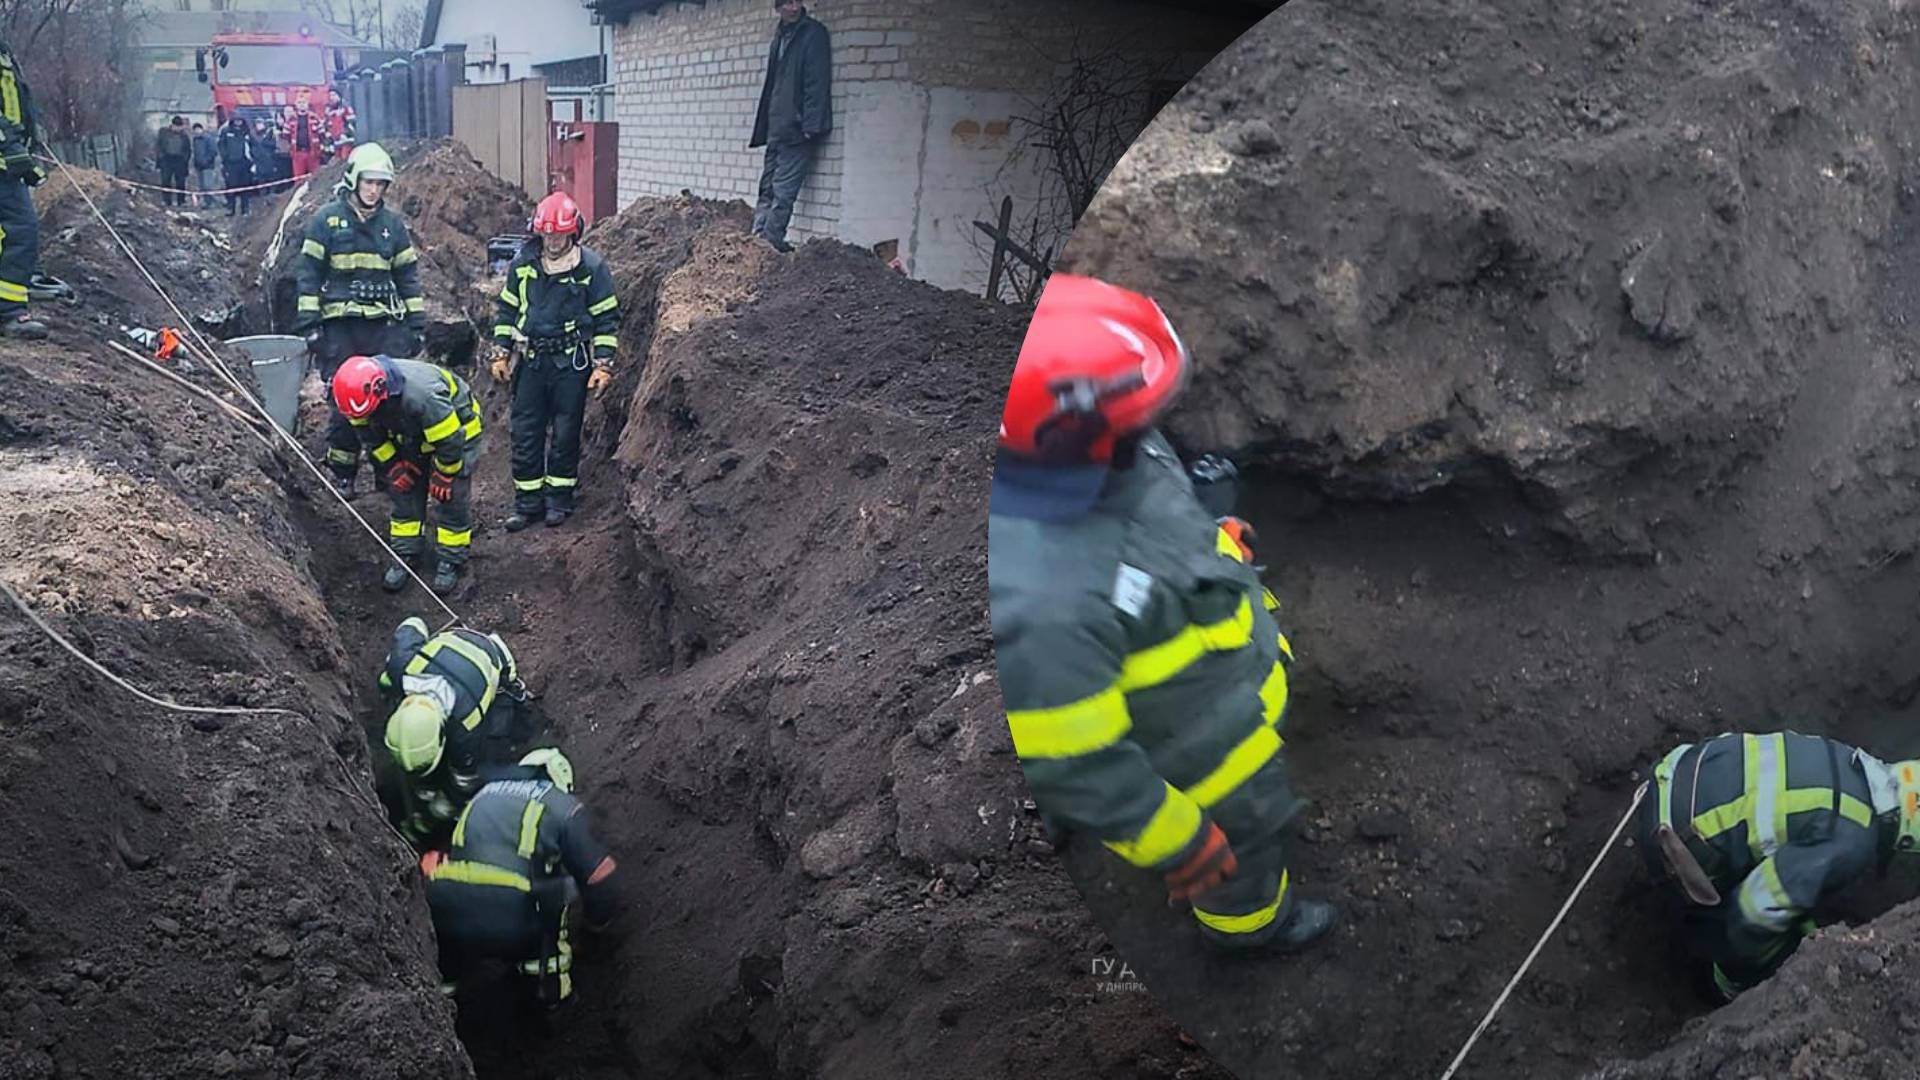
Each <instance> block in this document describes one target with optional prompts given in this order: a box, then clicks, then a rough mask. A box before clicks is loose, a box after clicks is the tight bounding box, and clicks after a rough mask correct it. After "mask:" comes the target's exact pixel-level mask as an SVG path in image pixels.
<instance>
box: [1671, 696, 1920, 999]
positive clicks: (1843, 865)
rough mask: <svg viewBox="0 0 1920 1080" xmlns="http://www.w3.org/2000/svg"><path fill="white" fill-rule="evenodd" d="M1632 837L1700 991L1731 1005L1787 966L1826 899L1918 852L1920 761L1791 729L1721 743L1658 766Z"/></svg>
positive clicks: (1681, 750) (1695, 746) (1680, 750)
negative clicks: (1673, 910) (1674, 909)
mask: <svg viewBox="0 0 1920 1080" xmlns="http://www.w3.org/2000/svg"><path fill="white" fill-rule="evenodd" d="M1639 829H1640V850H1641V853H1642V855H1643V856H1644V858H1645V860H1646V865H1647V869H1648V870H1649V871H1650V872H1651V873H1652V875H1653V878H1654V880H1655V881H1656V882H1657V883H1659V884H1660V885H1661V886H1662V887H1663V889H1664V890H1665V891H1666V892H1667V893H1668V895H1669V897H1670V898H1672V899H1673V900H1674V902H1675V903H1676V905H1677V906H1678V907H1679V909H1680V924H1681V927H1682V929H1683V933H1684V935H1685V937H1686V939H1687V946H1688V952H1690V953H1691V959H1692V962H1693V964H1694V965H1695V966H1694V972H1695V973H1696V974H1697V976H1698V978H1699V982H1700V985H1701V986H1702V988H1703V989H1704V990H1705V992H1706V993H1707V995H1708V996H1709V997H1710V998H1713V999H1716V1000H1718V1001H1721V1002H1727V1001H1732V1000H1733V999H1734V997H1735V996H1737V995H1738V994H1740V993H1741V992H1742V991H1744V990H1747V989H1749V988H1751V987H1753V986H1754V985H1755V984H1757V983H1759V982H1760V981H1761V980H1763V979H1765V978H1766V977H1767V976H1769V975H1771V974H1772V973H1773V972H1774V971H1775V970H1777V969H1778V968H1779V967H1780V965H1781V964H1782V963H1785V962H1786V959H1787V957H1789V956H1792V955H1793V953H1794V950H1795V949H1797V948H1798V947H1799V945H1800V941H1801V939H1802V938H1804V937H1805V936H1806V935H1807V934H1808V933H1810V932H1811V931H1812V930H1813V929H1814V923H1813V921H1812V918H1811V913H1812V912H1813V910H1814V909H1815V908H1816V907H1817V906H1818V905H1819V904H1820V903H1821V901H1822V900H1825V899H1829V898H1831V897H1832V896H1833V895H1834V894H1835V893H1837V892H1839V891H1840V890H1842V889H1844V888H1845V887H1846V886H1848V885H1850V884H1852V883H1854V882H1857V881H1860V880H1861V879H1863V878H1865V877H1867V872H1868V870H1870V869H1874V870H1881V871H1884V870H1885V868H1886V865H1887V862H1888V861H1889V860H1890V859H1891V858H1892V856H1893V854H1894V853H1895V852H1912V851H1914V850H1916V845H1920V761H1897V762H1894V763H1892V764H1887V763H1885V762H1882V761H1881V760H1879V759H1878V758H1876V757H1874V756H1873V755H1872V754H1869V753H1868V752H1866V751H1865V750H1856V749H1854V748H1853V747H1851V746H1848V745H1846V744H1845V743H1841V742H1837V741H1835V740H1833V739H1827V738H1821V737H1818V736H1813V735H1801V734H1798V733H1796V732H1792V731H1786V732H1780V733H1777V734H1772V735H1743V734H1724V735H1716V736H1714V737H1713V738H1710V739H1707V740H1705V741H1703V742H1699V743H1688V744H1685V745H1682V746H1678V747H1675V748H1674V749H1673V750H1672V752H1670V753H1668V754H1667V756H1666V757H1664V758H1662V759H1661V760H1660V763H1659V764H1658V765H1657V766H1656V767H1655V768H1654V770H1653V784H1652V787H1651V789H1650V790H1649V791H1648V793H1647V797H1646V799H1645V800H1644V801H1643V802H1642V803H1641V806H1640V821H1639Z"/></svg>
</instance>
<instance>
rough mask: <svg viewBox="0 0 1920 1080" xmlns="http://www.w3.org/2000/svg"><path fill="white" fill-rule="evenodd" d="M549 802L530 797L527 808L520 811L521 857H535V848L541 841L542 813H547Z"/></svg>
mask: <svg viewBox="0 0 1920 1080" xmlns="http://www.w3.org/2000/svg"><path fill="white" fill-rule="evenodd" d="M546 809H547V804H546V803H543V802H541V801H540V800H539V799H530V800H528V802H527V805H526V809H524V810H521V811H520V847H519V852H520V857H521V858H523V859H531V858H533V849H534V846H535V845H536V844H538V843H539V841H540V815H541V814H543V813H545V812H546Z"/></svg>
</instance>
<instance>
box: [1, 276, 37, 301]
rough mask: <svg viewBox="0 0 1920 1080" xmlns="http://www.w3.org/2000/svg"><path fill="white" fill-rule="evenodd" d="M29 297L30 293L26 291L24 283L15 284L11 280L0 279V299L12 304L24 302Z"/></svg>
mask: <svg viewBox="0 0 1920 1080" xmlns="http://www.w3.org/2000/svg"><path fill="white" fill-rule="evenodd" d="M29 299H31V295H30V294H29V293H28V292H27V287H26V286H25V285H15V284H14V283H13V282H11V281H0V300H5V301H7V302H8V303H13V304H24V303H26V302H27V301H28V300H29Z"/></svg>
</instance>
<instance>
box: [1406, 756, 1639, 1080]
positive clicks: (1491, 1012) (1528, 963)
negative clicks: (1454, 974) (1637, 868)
mask: <svg viewBox="0 0 1920 1080" xmlns="http://www.w3.org/2000/svg"><path fill="white" fill-rule="evenodd" d="M1646 797H1647V785H1646V783H1645V782H1644V781H1643V782H1642V783H1641V784H1640V787H1639V788H1638V789H1637V790H1635V791H1634V793H1633V803H1632V804H1631V805H1629V806H1628V807H1627V812H1626V813H1625V814H1622V815H1620V823H1619V824H1618V825H1615V826H1614V827H1613V835H1612V836H1609V837H1607V842H1606V843H1605V844H1604V845H1602V846H1601V848H1600V853H1599V854H1598V855H1595V856H1594V857H1593V862H1592V863H1591V864H1589V865H1588V866H1587V872H1586V873H1584V874H1582V875H1580V883H1579V884H1578V885H1575V886H1574V887H1573V892H1572V893H1571V894H1569V895H1568V896H1567V902H1566V903H1564V904H1561V905H1560V914H1558V915H1555V916H1554V917H1553V922H1552V923H1550V924H1548V926H1547V932H1546V933H1544V934H1541V935H1540V940H1539V941H1536V942H1534V944H1533V951H1532V952H1530V953H1528V954H1527V958H1526V959H1525V960H1524V961H1522V962H1521V964H1520V970H1518V971H1516V972H1514V973H1513V978H1511V979H1508V980H1507V986H1506V989H1504V990H1502V991H1500V996H1499V997H1497V998H1495V999H1494V1001H1493V1008H1491V1009H1488V1010H1487V1015H1485V1016H1483V1017H1481V1018H1480V1026H1479V1027H1476V1028H1474V1029H1473V1034H1472V1035H1470V1036H1468V1037H1467V1045H1465V1046H1462V1047H1461V1048H1460V1052H1459V1053H1458V1054H1456V1055H1454V1058H1453V1064H1451V1065H1449V1066H1447V1071H1446V1072H1444V1073H1442V1074H1441V1076H1440V1080H1453V1074H1454V1073H1456V1072H1458V1071H1459V1070H1460V1063H1461V1062H1463V1061H1465V1060H1467V1052H1468V1051H1470V1050H1472V1049H1473V1044H1474V1043H1476V1042H1478V1041H1480V1036H1481V1034H1482V1033H1483V1032H1485V1031H1486V1030H1487V1025H1488V1024H1491V1023H1493V1018H1494V1016H1496V1015H1497V1014H1498V1013H1499V1012H1500V1007H1501V1006H1503V1005H1505V1004H1506V1003H1507V997H1508V995H1510V994H1512V993H1513V988H1514V987H1516V986H1518V985H1520V980H1521V979H1522V978H1524V977H1525V976H1526V974H1527V969H1528V968H1530V967H1532V966H1533V960H1534V958H1535V957H1537V956H1539V955H1540V950H1541V949H1542V948H1545V947H1546V944H1547V941H1548V939H1550V938H1552V937H1553V932H1554V931H1555V930H1558V929H1560V923H1561V922H1562V921H1563V920H1564V919H1566V917H1567V912H1569V911H1571V910H1573V902H1574V901H1575V900H1578V899H1579V898H1580V894H1581V893H1582V892H1584V891H1585V890H1586V887H1587V882H1589V881H1591V880H1593V872H1594V871H1595V870H1598V869H1600V863H1601V861H1602V860H1604V859H1605V858H1606V857H1607V852H1609V851H1612V850H1613V844H1614V841H1616V840H1618V839H1620V834H1621V833H1622V832H1623V831H1625V830H1626V827H1627V822H1629V821H1632V820H1633V815H1634V812H1635V811H1636V810H1639V809H1640V801H1641V800H1642V799H1644V798H1646Z"/></svg>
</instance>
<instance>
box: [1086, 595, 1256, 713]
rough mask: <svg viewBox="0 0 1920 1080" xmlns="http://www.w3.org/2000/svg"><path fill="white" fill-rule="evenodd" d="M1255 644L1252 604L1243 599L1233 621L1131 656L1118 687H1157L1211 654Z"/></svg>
mask: <svg viewBox="0 0 1920 1080" xmlns="http://www.w3.org/2000/svg"><path fill="white" fill-rule="evenodd" d="M1252 641H1253V601H1252V600H1250V599H1248V598H1247V597H1244V596H1243V597H1241V598H1240V608H1239V610H1238V611H1236V612H1235V613H1234V614H1233V615H1232V617H1230V618H1227V619H1222V620H1221V621H1219V622H1217V623H1210V624H1208V625H1205V626H1189V627H1187V628H1186V629H1185V630H1182V631H1180V632H1179V633H1178V634H1175V635H1174V636H1173V637H1171V638H1168V639H1167V640H1166V641H1163V642H1161V643H1160V644H1158V645H1155V646H1152V647H1151V648H1147V649H1142V650H1140V651H1139V652H1136V653H1134V654H1132V655H1131V656H1128V657H1127V659H1126V663H1125V664H1123V665H1122V666H1121V668H1120V682H1119V684H1118V685H1119V687H1120V689H1122V690H1126V691H1132V690H1141V689H1144V688H1146V687H1149V686H1158V685H1160V684H1161V683H1163V682H1166V681H1167V680H1169V679H1171V678H1173V677H1174V676H1176V675H1178V674H1180V673H1181V672H1182V671H1185V670H1186V669H1187V668H1188V667H1189V666H1191V665H1192V664H1193V663H1194V662H1195V661H1196V660H1199V659H1200V658H1201V657H1203V656H1205V655H1207V654H1208V653H1210V652H1231V651H1233V650H1235V649H1240V648H1245V647H1246V646H1247V645H1248V644H1250V643H1251V642H1252Z"/></svg>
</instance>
